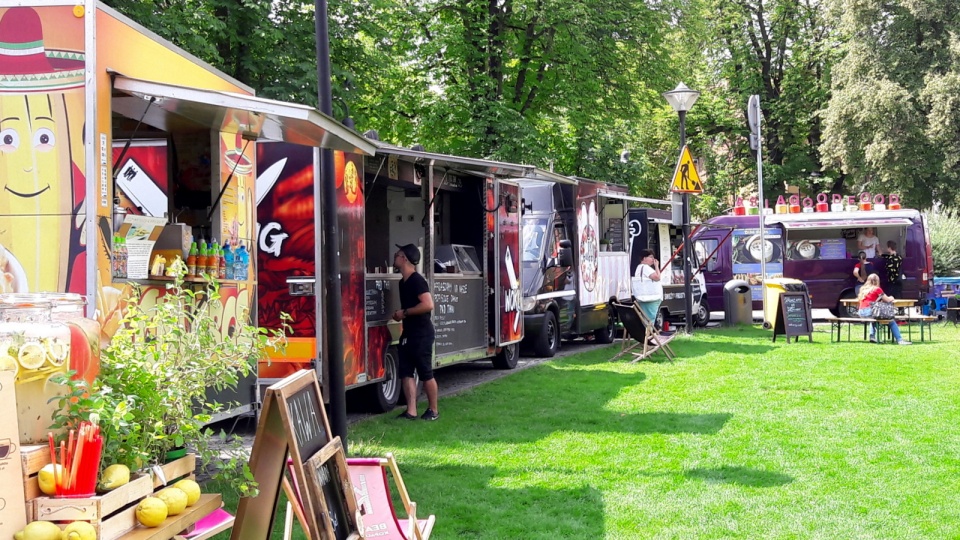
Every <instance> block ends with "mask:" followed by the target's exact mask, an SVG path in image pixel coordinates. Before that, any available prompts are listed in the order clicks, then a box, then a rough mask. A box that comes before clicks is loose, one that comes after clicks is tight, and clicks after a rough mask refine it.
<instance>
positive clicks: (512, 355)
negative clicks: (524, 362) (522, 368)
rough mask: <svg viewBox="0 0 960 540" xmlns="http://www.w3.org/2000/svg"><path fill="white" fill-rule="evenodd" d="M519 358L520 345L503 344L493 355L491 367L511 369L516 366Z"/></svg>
mask: <svg viewBox="0 0 960 540" xmlns="http://www.w3.org/2000/svg"><path fill="white" fill-rule="evenodd" d="M519 360H520V345H519V344H518V343H513V344H511V345H504V346H503V347H501V348H500V352H498V353H497V355H496V356H494V357H493V367H495V368H497V369H513V368H515V367H517V362H518V361H519Z"/></svg>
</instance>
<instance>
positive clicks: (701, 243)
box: [693, 238, 720, 272]
mask: <svg viewBox="0 0 960 540" xmlns="http://www.w3.org/2000/svg"><path fill="white" fill-rule="evenodd" d="M718 245H720V241H719V240H717V239H716V238H707V239H704V240H697V241H696V242H694V243H693V249H694V252H695V253H696V255H697V260H698V261H701V262H703V260H704V259H705V258H706V257H707V256H708V255H710V259H709V260H708V261H707V265H706V267H704V269H705V270H706V271H707V272H713V271H715V270H716V269H717V267H718V266H719V265H720V264H719V263H718V262H717V253H716V249H717V246H718Z"/></svg>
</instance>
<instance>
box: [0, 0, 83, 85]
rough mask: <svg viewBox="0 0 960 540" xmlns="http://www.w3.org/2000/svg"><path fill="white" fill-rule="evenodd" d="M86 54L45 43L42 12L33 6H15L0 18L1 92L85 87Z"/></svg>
mask: <svg viewBox="0 0 960 540" xmlns="http://www.w3.org/2000/svg"><path fill="white" fill-rule="evenodd" d="M84 56H85V55H84V53H83V51H65V50H56V49H48V48H46V47H44V45H43V28H42V25H41V23H40V15H38V14H37V12H36V11H34V9H33V8H29V7H13V8H10V9H8V10H7V11H5V12H4V14H3V17H2V18H0V93H18V94H22V93H26V92H62V91H64V90H71V89H74V88H83V82H84Z"/></svg>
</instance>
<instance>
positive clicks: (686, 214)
mask: <svg viewBox="0 0 960 540" xmlns="http://www.w3.org/2000/svg"><path fill="white" fill-rule="evenodd" d="M699 97H700V92H697V91H696V90H691V89H689V88H687V85H685V84H683V83H680V84H678V85H677V87H676V88H674V89H673V90H671V91H669V92H664V93H663V98H664V99H666V100H667V103H669V104H670V106H671V107H673V110H675V111H677V114H678V115H679V116H680V151H681V152H683V147H684V146H686V145H687V126H686V120H687V111H689V110H690V109H692V108H693V104H694V103H696V102H697V98H699ZM682 195H683V299H684V307H685V316H684V318H685V319H686V323H687V325H686V330H687V333H688V334H692V333H693V287H692V285H691V283H690V280H691V279H692V276H691V272H690V263H691V261H692V260H693V249H692V248H691V246H690V194H689V193H683V194H682Z"/></svg>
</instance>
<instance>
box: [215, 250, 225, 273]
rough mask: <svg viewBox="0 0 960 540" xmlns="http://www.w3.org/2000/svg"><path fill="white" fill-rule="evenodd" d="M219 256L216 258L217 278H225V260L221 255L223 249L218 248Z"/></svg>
mask: <svg viewBox="0 0 960 540" xmlns="http://www.w3.org/2000/svg"><path fill="white" fill-rule="evenodd" d="M219 251H220V254H219V256H218V257H217V278H219V279H226V278H227V259H226V258H225V257H224V255H223V248H220V250H219Z"/></svg>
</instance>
